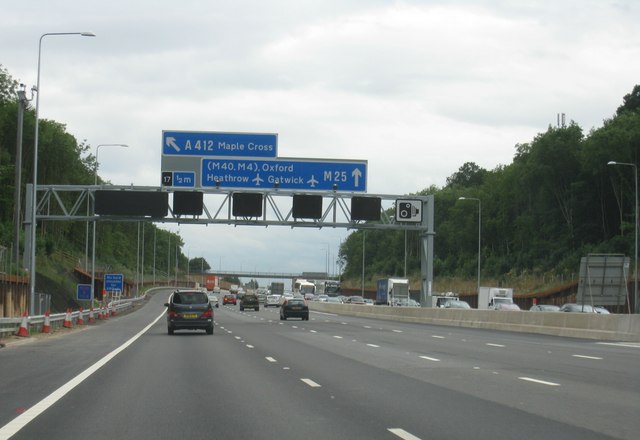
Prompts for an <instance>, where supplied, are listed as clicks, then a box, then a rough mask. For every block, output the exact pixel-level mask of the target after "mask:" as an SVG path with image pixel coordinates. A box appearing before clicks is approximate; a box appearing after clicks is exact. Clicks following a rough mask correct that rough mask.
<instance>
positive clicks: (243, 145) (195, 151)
mask: <svg viewBox="0 0 640 440" xmlns="http://www.w3.org/2000/svg"><path fill="white" fill-rule="evenodd" d="M162 154H163V155H166V156H203V157H207V156H216V157H220V156H223V157H262V158H268V157H270V158H275V157H277V156H278V135H277V134H263V133H220V132H211V131H195V132H187V131H167V130H165V131H163V132H162Z"/></svg>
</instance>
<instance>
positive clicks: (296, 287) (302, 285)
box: [293, 278, 316, 298]
mask: <svg viewBox="0 0 640 440" xmlns="http://www.w3.org/2000/svg"><path fill="white" fill-rule="evenodd" d="M293 293H294V295H302V296H304V297H305V298H307V296H308V295H310V296H311V297H313V295H315V293H316V285H315V284H314V283H312V282H311V281H307V280H303V279H300V278H298V279H296V280H294V281H293Z"/></svg>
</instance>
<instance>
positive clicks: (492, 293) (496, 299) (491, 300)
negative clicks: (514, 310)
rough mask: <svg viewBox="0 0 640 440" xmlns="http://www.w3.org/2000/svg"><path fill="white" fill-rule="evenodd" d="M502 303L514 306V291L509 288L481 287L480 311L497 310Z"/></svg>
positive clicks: (479, 297)
mask: <svg viewBox="0 0 640 440" xmlns="http://www.w3.org/2000/svg"><path fill="white" fill-rule="evenodd" d="M500 303H503V304H505V303H506V304H513V289H511V288H509V287H480V292H478V309H479V310H495V309H496V306H497V305H498V304H500Z"/></svg>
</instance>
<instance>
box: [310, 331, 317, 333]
mask: <svg viewBox="0 0 640 440" xmlns="http://www.w3.org/2000/svg"><path fill="white" fill-rule="evenodd" d="M309 333H318V332H317V331H315V330H309Z"/></svg>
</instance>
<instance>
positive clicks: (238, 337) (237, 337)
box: [234, 336, 242, 340]
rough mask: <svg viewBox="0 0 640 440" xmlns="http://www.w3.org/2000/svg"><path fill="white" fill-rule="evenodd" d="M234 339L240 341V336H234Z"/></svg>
mask: <svg viewBox="0 0 640 440" xmlns="http://www.w3.org/2000/svg"><path fill="white" fill-rule="evenodd" d="M234 337H235V338H236V339H238V340H240V339H242V338H241V337H240V336H234Z"/></svg>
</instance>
